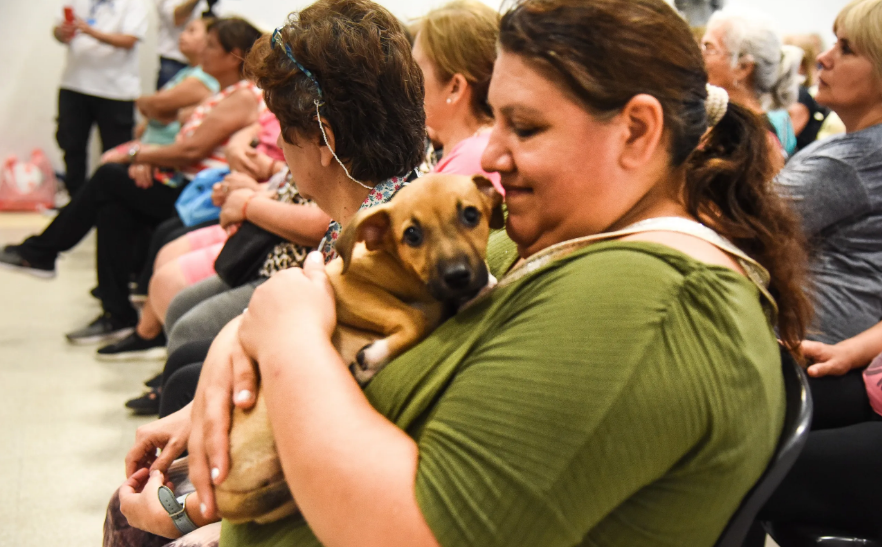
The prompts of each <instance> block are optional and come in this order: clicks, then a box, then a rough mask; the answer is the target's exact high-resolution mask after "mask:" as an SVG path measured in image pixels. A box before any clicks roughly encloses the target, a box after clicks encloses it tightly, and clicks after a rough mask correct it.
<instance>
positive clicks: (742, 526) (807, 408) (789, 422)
mask: <svg viewBox="0 0 882 547" xmlns="http://www.w3.org/2000/svg"><path fill="white" fill-rule="evenodd" d="M781 372H782V373H783V375H784V391H785V396H786V399H787V408H786V412H785V414H784V428H783V429H782V430H781V438H780V440H779V441H778V447H777V448H776V449H775V454H774V455H773V456H772V460H771V461H770V462H769V466H768V467H767V468H766V470H765V471H764V472H763V474H762V476H761V477H760V478H759V480H758V481H757V482H756V484H755V485H754V487H753V488H751V489H750V491H749V492H748V493H747V495H745V496H744V499H742V500H741V506H739V507H738V510H737V511H736V512H735V514H734V515H732V518H731V519H729V523H728V524H727V525H726V528H725V529H724V530H723V533H722V534H721V535H720V539H718V540H717V542H716V544H715V547H741V546H742V545H743V543H744V539H745V538H746V537H747V533H748V532H749V531H750V529H751V526H753V524H754V519H755V518H756V515H757V513H759V511H760V509H762V507H763V505H765V503H766V500H768V499H769V497H770V496H771V495H772V493H773V492H774V491H775V489H776V488H778V485H779V484H781V481H782V480H784V477H785V476H786V475H787V473H788V472H789V471H790V468H791V467H792V466H793V462H795V461H796V457H797V456H799V453H800V452H802V449H803V447H804V446H805V442H806V439H807V437H808V433H809V429H810V426H811V422H812V395H811V391H809V386H808V378H807V377H806V375H805V372H803V370H802V367H800V366H799V364H798V363H797V362H796V361H795V360H794V359H793V357H791V356H790V354H789V353H787V351H786V350H784V349H782V350H781ZM831 547H832V546H831ZM837 547H838V546H837Z"/></svg>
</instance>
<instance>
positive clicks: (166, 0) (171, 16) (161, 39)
mask: <svg viewBox="0 0 882 547" xmlns="http://www.w3.org/2000/svg"><path fill="white" fill-rule="evenodd" d="M155 2H156V11H158V12H159V33H158V36H157V38H158V39H157V42H156V52H157V53H159V56H160V57H165V58H167V59H174V60H175V61H180V62H182V63H186V62H187V58H186V57H184V54H183V53H181V50H180V49H178V47H179V46H178V39H179V38H180V37H181V32H183V31H184V27H186V26H187V23H189V22H190V21H192V20H193V19H195V18H197V17H201V16H202V12H203V11H205V10H207V9H208V4H206V3H205V1H204V0H202V1H201V2H199V3H198V4H196V7H195V8H193V11H192V13H190V17H188V18H187V21H186V22H185V23H184V24H183V25H181V26H179V27H176V26H175V8H176V7H178V6H179V5H181V4H182V3H183V2H184V0H155Z"/></svg>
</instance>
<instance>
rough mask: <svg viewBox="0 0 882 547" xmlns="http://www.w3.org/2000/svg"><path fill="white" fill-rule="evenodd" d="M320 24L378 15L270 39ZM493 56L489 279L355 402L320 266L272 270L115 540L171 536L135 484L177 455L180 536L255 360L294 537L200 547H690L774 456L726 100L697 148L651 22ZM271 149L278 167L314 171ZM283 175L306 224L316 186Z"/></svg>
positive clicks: (744, 115)
mask: <svg viewBox="0 0 882 547" xmlns="http://www.w3.org/2000/svg"><path fill="white" fill-rule="evenodd" d="M329 4H330V5H332V6H334V7H335V8H336V9H335V10H334V12H333V13H335V14H336V13H341V12H345V13H351V14H353V15H358V14H359V11H356V10H355V9H354V8H353V7H350V6H353V5H356V6H364V7H363V8H362V9H364V10H369V12H370V13H380V12H381V9H382V8H379V7H378V6H375V5H372V4H371V3H370V2H367V1H364V0H362V1H357V0H326V1H323V2H319V3H317V4H314V5H313V6H311V7H310V8H307V9H305V10H304V11H303V12H302V13H300V16H299V18H298V19H297V20H296V23H295V24H296V25H298V27H300V28H301V29H303V28H304V27H305V28H306V29H309V28H310V26H311V24H312V22H313V17H314V16H315V15H317V14H319V13H321V11H322V9H323V8H324V6H325V5H329ZM343 6H346V9H345V10H344V9H343ZM320 22H322V23H324V21H320ZM317 23H318V21H317ZM317 26H318V25H317ZM329 26H330V25H328V24H327V23H326V24H322V25H321V26H320V28H323V29H324V28H328V27H329ZM309 34H310V33H309V32H304V31H303V30H300V31H299V32H297V33H296V34H293V35H290V36H296V37H297V39H306V38H305V37H306V36H309ZM499 43H500V49H499V51H500V54H499V57H498V59H497V61H496V65H495V67H494V72H493V79H492V81H491V84H490V91H489V98H490V104H491V105H492V106H493V111H494V113H495V115H496V116H495V120H496V121H495V125H494V128H493V132H492V133H491V136H490V141H489V144H488V146H487V149H486V151H485V152H484V156H483V163H484V167H485V168H486V169H487V170H495V171H499V172H500V174H501V176H502V184H503V187H504V188H505V190H506V195H505V201H506V204H507V206H508V212H509V216H508V220H507V226H506V231H507V234H508V236H510V237H511V241H507V240H505V239H500V240H497V241H494V244H493V247H492V248H491V251H490V262H491V265H493V269H494V270H495V272H496V273H498V274H506V276H505V278H504V279H502V280H501V281H500V284H499V285H498V286H497V287H496V289H494V290H493V291H491V292H490V293H489V294H488V295H487V296H485V297H484V298H483V299H481V300H479V301H477V302H475V303H473V304H472V305H471V306H470V307H469V308H468V309H466V310H465V311H462V312H460V313H459V314H458V315H457V316H456V318H455V319H454V320H451V321H447V322H446V323H444V324H443V325H441V326H440V327H439V328H438V329H437V330H436V331H435V332H434V333H433V334H432V335H430V337H429V338H428V339H426V340H425V341H423V342H422V343H421V344H420V345H418V346H416V347H415V348H413V349H412V350H410V351H409V352H407V353H405V354H404V355H402V356H401V357H399V358H398V359H396V360H394V361H392V362H391V363H390V364H389V365H388V366H387V367H386V368H385V369H383V370H382V371H381V372H380V373H379V374H378V375H377V376H375V377H374V379H373V380H372V382H371V383H370V385H369V386H368V387H367V389H366V390H365V391H364V392H363V391H361V390H360V389H359V388H358V385H357V383H356V382H355V380H354V378H353V377H352V376H351V374H350V373H349V371H348V369H347V366H346V365H347V364H346V363H344V362H342V360H341V358H340V356H339V354H337V352H336V351H335V350H334V348H333V346H332V345H331V341H330V339H331V332H332V330H333V328H334V324H335V317H334V295H333V292H332V291H331V290H330V287H329V285H328V282H327V278H326V277H325V276H324V272H323V269H322V267H321V265H322V260H321V258H318V257H316V255H312V257H313V258H312V259H309V258H308V259H307V261H306V268H305V269H304V270H300V269H289V270H286V271H284V272H280V273H279V274H277V275H275V276H273V278H272V279H270V280H269V281H267V282H266V283H264V284H263V285H262V286H261V287H259V288H258V289H257V290H256V291H255V294H254V297H253V298H252V299H251V302H250V303H249V307H248V310H247V311H246V312H245V313H244V314H243V315H242V318H241V319H239V320H237V321H235V322H233V323H231V324H230V325H229V326H227V327H226V328H225V329H224V330H223V332H221V333H220V335H219V336H218V338H217V339H216V340H215V342H214V345H213V346H212V348H211V350H210V352H209V358H208V360H207V361H206V363H205V366H204V368H203V374H202V377H201V378H200V385H199V390H198V393H197V396H196V399H195V401H194V403H193V405H192V406H191V407H188V408H187V409H185V410H184V411H181V412H179V413H177V414H175V415H171V416H169V417H167V418H166V419H165V420H162V421H160V422H158V423H156V424H151V426H150V427H149V428H145V429H144V430H142V431H141V434H140V435H139V438H138V441H137V446H136V447H135V448H133V450H132V451H131V452H130V454H129V458H128V460H127V462H128V464H129V471H130V473H131V475H130V477H129V479H128V481H127V482H126V484H125V485H124V486H123V487H122V488H121V490H120V499H121V504H122V508H123V513H124V514H126V516H127V517H128V522H129V523H130V524H132V525H134V526H140V527H145V528H147V529H150V530H152V531H154V532H157V533H159V534H162V535H165V536H166V537H177V536H179V535H180V533H181V532H180V531H179V530H177V529H175V527H174V525H173V524H172V523H171V522H170V521H171V519H170V518H168V516H166V515H164V510H163V509H162V507H161V506H160V504H159V503H158V501H157V500H156V497H157V489H158V487H159V486H160V485H161V484H163V482H164V480H165V477H164V474H163V473H161V472H159V473H154V474H153V475H151V476H149V477H148V469H147V466H148V465H150V464H152V465H153V467H154V469H155V470H159V471H163V470H164V469H165V468H166V467H167V465H168V464H169V463H170V462H171V460H172V459H173V458H175V457H176V456H178V455H179V454H180V453H181V451H182V450H183V448H184V444H185V443H184V441H185V440H189V453H190V479H191V480H192V481H193V484H194V485H195V486H196V488H197V492H196V493H195V494H192V495H190V496H189V497H188V498H187V499H186V500H185V501H186V506H185V510H186V515H188V516H189V518H191V519H194V520H195V521H196V524H201V523H203V522H205V521H206V520H208V519H212V518H215V515H214V503H213V495H212V487H211V484H212V482H214V483H215V484H218V483H220V482H222V481H223V480H224V478H225V474H226V472H227V468H228V454H227V453H226V446H227V444H226V443H227V439H226V435H227V430H228V428H229V419H230V414H229V413H230V411H231V407H232V403H233V401H232V400H231V394H235V397H236V404H239V405H241V406H249V405H250V404H252V403H253V401H254V398H253V394H254V390H255V384H254V377H253V376H249V375H248V374H247V372H248V371H249V370H250V369H251V367H252V363H253V362H256V363H257V365H258V366H259V368H260V372H261V376H262V378H264V379H269V378H271V379H272V381H268V380H267V381H264V383H263V384H262V386H261V389H262V390H263V391H262V393H263V396H264V397H265V398H266V401H267V409H268V413H269V417H270V421H271V422H272V425H273V431H274V437H275V440H276V445H277V447H278V451H279V454H280V457H281V461H282V467H283V469H284V472H285V476H286V478H287V481H288V484H289V486H290V488H291V491H292V493H293V495H294V497H295V499H296V500H297V504H298V506H299V507H300V510H301V513H302V516H295V517H291V518H288V519H284V520H281V521H278V522H275V523H272V524H268V525H263V526H258V525H233V524H231V523H228V522H224V523H223V528H222V532H221V542H222V543H223V544H224V545H229V546H236V545H255V546H259V545H270V544H272V545H282V544H284V545H295V546H298V547H302V546H306V545H320V544H323V545H359V546H365V545H383V546H396V545H406V546H410V547H413V546H421V545H450V546H454V545H455V546H471V545H474V546H482V547H486V546H491V547H492V546H496V545H500V546H501V545H505V546H519V545H524V546H527V545H529V546H536V545H542V546H549V545H584V544H595V545H623V546H624V545H627V546H639V545H690V546H708V547H709V546H711V545H713V544H714V543H715V541H716V539H717V537H718V535H719V534H720V532H721V531H722V529H723V527H724V526H725V525H726V523H727V521H728V519H729V517H730V516H731V514H732V513H733V512H734V511H735V510H736V508H737V507H738V505H739V503H740V501H741V498H742V496H743V495H744V494H745V493H746V492H747V491H748V489H749V488H750V487H751V486H752V485H753V483H754V482H755V481H756V479H757V478H758V477H759V476H760V474H761V473H762V471H763V470H764V469H765V467H766V465H767V463H768V460H769V458H770V456H771V454H772V453H773V451H774V449H775V445H776V443H777V440H778V435H779V432H780V429H781V424H782V420H783V416H784V399H783V395H784V393H783V385H782V378H781V372H780V365H781V363H780V354H779V349H778V343H777V341H776V333H775V330H774V329H775V327H777V329H778V333H779V335H780V337H781V338H782V340H783V341H784V343H785V344H787V346H788V347H790V348H795V347H796V345H797V343H798V340H799V339H800V338H801V337H802V335H803V333H804V325H805V323H806V321H807V317H806V315H807V314H806V312H807V310H808V305H807V302H806V300H805V298H804V296H803V295H802V293H801V290H800V284H801V282H802V281H803V279H802V276H801V269H800V265H801V261H802V248H801V246H800V245H799V231H798V226H797V223H796V221H795V220H794V219H793V217H792V215H790V214H789V213H788V209H787V208H786V207H785V206H784V204H783V203H782V202H781V200H780V199H779V198H778V196H777V195H775V194H774V193H773V192H772V189H771V188H770V187H769V185H768V180H769V179H770V178H771V176H772V174H773V166H772V165H771V163H770V161H769V160H770V156H769V153H768V141H767V138H766V130H765V128H764V126H763V125H762V124H761V123H760V122H759V120H758V119H757V117H756V116H755V115H753V114H752V113H751V112H750V111H748V110H746V109H745V108H742V107H740V106H738V105H737V104H729V105H728V109H727V110H726V111H725V114H724V115H723V116H722V118H721V119H714V120H712V122H716V124H715V125H714V127H713V129H712V130H711V131H710V132H709V133H708V134H707V136H706V137H704V139H705V140H704V142H703V146H701V147H699V144H700V143H702V138H703V135H704V134H705V133H706V132H707V130H708V116H707V114H706V110H705V108H706V100H707V96H708V92H707V88H706V84H707V75H706V73H705V71H704V66H703V62H702V58H701V52H700V50H699V48H698V46H697V44H696V43H695V42H694V40H693V39H692V36H691V33H690V31H689V28H688V26H687V25H686V23H685V22H684V21H683V20H682V19H681V18H680V17H679V16H678V15H677V14H676V12H675V11H674V10H673V9H672V8H671V7H670V6H668V5H667V4H666V3H665V2H664V1H663V0H642V1H640V2H635V1H633V0H524V1H522V2H519V3H517V4H515V5H514V6H513V7H512V8H511V9H510V11H509V12H508V13H506V14H505V15H504V16H503V18H502V21H501V30H500V38H499ZM292 50H293V51H294V56H295V58H299V57H298V56H299V55H300V52H301V50H300V49H299V48H292ZM260 53H261V51H260V50H258V51H255V52H253V53H252V56H255V55H259V54H260ZM283 61H284V58H282V57H281V56H276V55H272V56H270V57H269V58H268V59H267V60H266V61H265V62H266V64H267V65H270V64H274V65H275V66H284V65H282V62H283ZM303 66H304V67H305V68H307V69H308V70H310V71H312V70H313V68H317V67H312V66H310V65H308V64H304V65H303ZM276 70H278V69H276ZM294 72H295V74H300V72H299V71H294ZM314 74H315V76H316V78H318V79H319V80H318V81H319V83H321V74H322V72H320V71H319V70H316V71H315V72H314ZM261 85H263V84H261ZM321 89H324V87H323V86H321ZM309 91H311V93H312V94H311V96H309V95H307V96H306V97H303V99H305V100H303V101H302V102H303V103H305V104H309V98H311V99H312V100H314V101H316V102H317V103H318V101H319V95H318V90H309ZM269 94H271V93H269V92H268V95H269ZM715 97H716V92H715ZM323 100H324V102H325V104H334V100H333V99H330V98H328V97H327V96H325V97H324V99H323ZM318 104H320V103H318ZM714 104H715V105H716V103H714ZM714 112H715V113H718V114H722V113H720V112H717V111H716V109H714ZM311 121H313V123H314V122H315V121H316V120H315V118H313V119H312V120H311ZM304 129H308V126H307V127H305V128H304ZM298 131H303V129H298ZM299 134H300V133H298V135H299ZM307 135H308V133H307ZM296 142H297V143H298V144H299V145H300V146H299V147H295V146H293V145H287V144H286V146H285V153H286V157H288V159H289V163H290V164H292V165H296V164H297V163H296V161H292V160H300V159H307V158H315V159H316V160H318V159H319V158H321V157H323V155H324V149H323V147H321V146H320V145H319V144H318V142H316V140H314V139H312V138H308V139H307V138H304V137H299V138H298V140H297V141H296ZM314 161H315V160H314ZM304 175H305V177H304V178H303V179H302V180H303V182H302V185H301V191H303V192H304V193H306V192H309V193H310V194H311V195H312V196H313V197H315V199H316V201H317V202H319V204H320V205H321V204H322V203H327V202H326V201H324V200H323V199H322V197H323V196H326V195H328V194H332V193H333V192H334V191H335V188H336V185H334V186H328V185H327V184H320V183H319V181H318V180H317V179H315V178H313V177H308V176H307V173H304ZM296 178H297V179H298V180H301V178H300V176H299V175H298V176H297V177H296ZM416 184H418V182H417V183H416ZM332 216H333V215H332ZM697 219H702V220H703V221H704V222H706V223H707V224H708V225H709V226H712V227H713V229H711V228H709V227H707V226H702V225H700V224H699V223H698V222H697ZM627 227H631V228H632V229H631V230H630V231H626V232H622V231H620V230H621V229H624V228H627ZM720 234H721V235H720ZM722 236H728V237H730V238H732V239H733V240H734V241H735V242H736V243H737V244H738V245H739V246H740V247H742V248H744V249H746V250H747V252H743V251H741V250H739V248H738V247H736V246H735V245H732V244H730V243H727V242H726V240H725V239H723V237H722ZM752 257H753V258H752ZM758 263H760V264H764V265H765V266H766V267H767V268H768V270H769V274H770V278H771V285H770V286H769V288H768V289H767V288H766V287H765V286H764V283H763V282H762V281H761V279H762V278H763V277H764V270H763V268H762V267H761V266H759V264H758ZM745 274H749V275H750V277H748V276H747V275H745ZM752 280H756V281H752ZM769 295H774V296H775V298H776V300H777V305H778V307H777V309H778V313H777V315H776V314H775V313H774V311H773V308H774V305H773V303H772V300H771V297H770V296H769ZM252 360H253V361H252ZM234 376H235V378H236V380H235V381H234V380H233V377H234ZM157 447H162V448H163V450H162V453H161V455H160V457H159V459H155V458H156V457H155V452H156V448H157ZM139 468H140V469H139ZM136 469H137V471H136ZM183 541H184V542H186V541H187V540H186V539H185V540H183Z"/></svg>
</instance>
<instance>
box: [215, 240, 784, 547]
mask: <svg viewBox="0 0 882 547" xmlns="http://www.w3.org/2000/svg"><path fill="white" fill-rule="evenodd" d="M496 239H499V238H496ZM497 243H498V241H497ZM503 252H507V254H505V255H504V256H503ZM514 256H515V255H514V254H513V253H512V252H511V246H510V244H509V245H498V244H497V245H494V249H493V252H492V253H491V256H490V259H489V262H490V264H491V266H494V265H495V266H496V267H497V268H499V267H507V266H508V265H510V264H511V262H512V260H513V259H514ZM497 273H498V271H497ZM366 394H367V396H368V398H369V399H370V401H371V402H372V404H373V405H374V406H375V407H376V408H377V409H378V410H379V411H380V412H382V413H383V414H384V415H386V416H387V417H389V419H390V420H392V421H394V422H395V423H396V424H397V425H398V426H399V427H401V428H403V429H404V430H405V431H407V432H408V433H409V434H410V435H411V436H412V437H413V438H414V439H416V440H417V442H418V444H419V451H420V452H419V453H420V461H419V466H418V471H417V480H416V498H417V502H418V503H419V506H420V509H421V511H422V513H423V515H424V517H425V519H426V521H427V523H428V524H429V527H430V528H431V529H432V531H433V533H434V535H435V537H436V538H437V540H438V542H439V543H440V544H441V545H443V546H445V547H469V546H473V547H494V546H499V547H503V546H504V547H517V546H525V547H526V546H529V547H555V546H576V545H580V546H581V545H584V546H589V545H590V546H621V547H639V546H644V545H645V546H654V547H657V546H689V547H702V546H707V547H710V546H712V545H713V544H714V543H715V541H716V539H717V537H718V536H719V534H720V532H721V531H722V529H723V527H724V526H725V525H726V523H727V521H728V519H729V517H730V515H731V514H732V513H734V511H735V510H736V508H737V507H738V504H739V503H740V500H741V498H742V496H743V495H744V494H745V493H746V492H747V491H748V490H749V489H750V487H751V486H752V485H753V484H754V482H755V481H756V480H757V478H758V477H759V476H760V474H761V473H762V471H763V470H764V469H765V467H766V464H767V462H768V460H769V459H770V457H771V455H772V453H773V451H774V448H775V446H776V443H777V439H778V436H779V432H780V429H781V425H782V422H783V418H784V388H783V382H782V378H781V364H780V356H779V350H778V345H777V343H776V340H775V335H774V333H773V331H772V328H771V327H770V325H769V323H768V321H767V319H766V316H765V314H764V311H763V302H762V297H761V295H760V292H759V290H758V289H757V288H756V286H754V285H753V284H752V283H751V282H750V281H748V280H747V279H746V278H745V277H744V276H742V275H739V274H738V273H736V272H734V271H731V270H729V269H726V268H723V267H717V266H710V265H707V264H703V263H701V262H697V261H695V260H693V259H691V258H689V257H687V256H685V255H683V254H681V253H679V252H677V251H674V250H672V249H669V248H667V247H664V246H661V245H657V244H652V243H642V242H606V243H597V244H594V245H591V246H589V247H587V248H584V249H582V250H579V251H577V252H575V253H573V254H571V255H569V256H567V257H565V258H563V259H560V260H557V261H555V262H553V263H551V264H550V265H548V266H546V267H544V268H542V269H539V270H537V271H536V272H534V273H532V274H531V275H528V276H527V277H525V278H522V279H520V280H518V281H516V282H514V283H513V284H510V285H508V286H504V287H501V288H499V289H497V290H495V291H493V292H492V293H491V294H490V295H489V296H488V297H487V298H485V299H484V300H482V301H479V302H478V303H476V304H475V305H473V306H472V307H470V308H468V309H466V310H464V311H462V312H460V313H459V314H457V315H456V316H455V317H453V318H452V319H450V320H448V321H447V322H446V323H444V324H443V325H441V326H440V327H439V328H438V329H437V330H436V331H435V332H434V333H433V334H432V335H431V336H430V337H428V338H427V339H426V340H424V341H423V342H422V343H421V344H419V345H418V346H416V347H415V348H413V349H412V350H410V351H409V352H407V353H406V354H404V355H402V356H401V357H399V358H398V359H396V360H395V361H393V362H392V363H390V364H389V365H388V366H387V367H386V368H385V369H384V370H383V371H382V372H380V373H379V374H378V375H377V376H376V377H375V378H374V380H373V381H372V382H371V384H370V385H369V386H368V388H367V389H366ZM221 537H222V539H221V546H222V547H238V546H246V545H248V546H282V545H285V546H291V547H304V546H315V545H320V543H319V542H318V540H317V539H316V538H315V536H314V535H313V534H312V532H311V530H310V529H309V527H308V526H307V525H306V523H305V522H304V521H303V520H302V518H301V517H299V516H295V517H291V518H288V519H286V520H283V521H280V522H277V523H273V524H269V525H265V526H259V525H256V524H249V525H238V526H237V525H231V524H230V523H227V522H225V523H224V525H223V532H222V536H221Z"/></svg>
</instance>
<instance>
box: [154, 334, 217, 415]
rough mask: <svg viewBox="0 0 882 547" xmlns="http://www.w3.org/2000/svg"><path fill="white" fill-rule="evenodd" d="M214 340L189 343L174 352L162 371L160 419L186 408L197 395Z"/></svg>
mask: <svg viewBox="0 0 882 547" xmlns="http://www.w3.org/2000/svg"><path fill="white" fill-rule="evenodd" d="M212 341H213V340H199V341H197V342H188V343H186V344H184V345H182V346H181V347H180V348H178V349H176V350H175V351H173V352H172V354H171V355H169V356H168V360H167V361H166V362H165V368H164V369H163V370H162V394H161V395H160V398H159V417H160V418H164V417H166V416H168V415H169V414H172V413H174V412H177V411H178V410H180V409H182V408H184V407H185V406H187V405H188V404H190V402H191V401H192V400H193V396H194V395H196V386H197V384H198V383H199V372H200V371H201V370H202V361H204V360H205V356H206V355H208V348H209V347H211V342H212Z"/></svg>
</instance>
